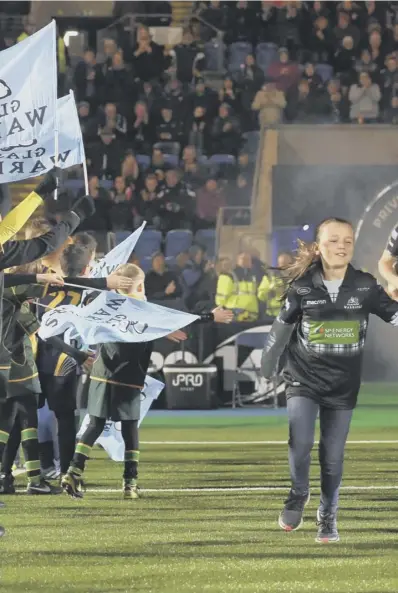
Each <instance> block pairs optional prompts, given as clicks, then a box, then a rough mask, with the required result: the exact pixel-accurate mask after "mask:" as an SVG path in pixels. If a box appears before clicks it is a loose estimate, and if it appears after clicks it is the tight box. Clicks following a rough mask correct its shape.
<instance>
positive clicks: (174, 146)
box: [153, 142, 181, 156]
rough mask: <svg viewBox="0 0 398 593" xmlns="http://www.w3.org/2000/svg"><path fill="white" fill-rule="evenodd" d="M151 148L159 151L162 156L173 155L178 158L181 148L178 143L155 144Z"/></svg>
mask: <svg viewBox="0 0 398 593" xmlns="http://www.w3.org/2000/svg"><path fill="white" fill-rule="evenodd" d="M153 148H157V149H158V150H161V151H162V152H163V154H164V155H166V154H173V155H175V156H179V154H180V152H181V146H180V143H179V142H156V144H154V145H153Z"/></svg>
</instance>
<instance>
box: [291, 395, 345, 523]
mask: <svg viewBox="0 0 398 593" xmlns="http://www.w3.org/2000/svg"><path fill="white" fill-rule="evenodd" d="M318 411H319V420H320V429H321V430H320V432H321V434H320V441H319V463H320V466H321V502H320V507H319V508H320V510H321V511H322V512H335V511H336V510H337V505H338V500H339V488H340V483H341V479H342V476H343V463H344V449H345V444H346V440H347V436H348V431H349V429H350V422H351V418H352V413H353V410H331V409H330V408H325V407H323V406H319V404H317V403H316V402H315V401H314V400H311V399H309V398H307V397H303V396H293V397H291V398H289V399H288V401H287V412H288V418H289V465H290V475H291V480H292V490H293V491H294V492H295V493H296V494H299V495H305V494H307V493H308V491H309V477H310V464H311V450H312V447H313V445H314V437H315V423H316V419H317V416H318Z"/></svg>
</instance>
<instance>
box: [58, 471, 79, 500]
mask: <svg viewBox="0 0 398 593" xmlns="http://www.w3.org/2000/svg"><path fill="white" fill-rule="evenodd" d="M61 486H62V489H63V490H65V492H66V494H68V495H69V496H71V497H72V498H83V488H84V483H83V480H82V479H81V478H79V477H78V476H76V475H75V474H73V473H72V472H68V473H66V474H65V475H64V477H63V478H62V480H61Z"/></svg>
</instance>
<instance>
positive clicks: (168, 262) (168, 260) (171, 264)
mask: <svg viewBox="0 0 398 593" xmlns="http://www.w3.org/2000/svg"><path fill="white" fill-rule="evenodd" d="M166 266H167V267H168V268H169V270H174V268H175V266H176V258H175V257H174V255H169V256H168V257H166Z"/></svg>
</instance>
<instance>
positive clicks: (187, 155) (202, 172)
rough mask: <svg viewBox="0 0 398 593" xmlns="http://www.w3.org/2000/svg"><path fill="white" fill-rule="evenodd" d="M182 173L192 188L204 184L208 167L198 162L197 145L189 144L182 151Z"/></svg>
mask: <svg viewBox="0 0 398 593" xmlns="http://www.w3.org/2000/svg"><path fill="white" fill-rule="evenodd" d="M182 173H183V176H184V181H185V183H186V184H187V185H188V186H189V187H190V188H191V189H193V190H195V189H197V188H198V187H200V186H201V185H202V184H203V181H204V179H205V177H206V169H205V168H204V167H203V166H202V165H200V163H198V159H197V152H196V148H195V146H191V145H188V146H186V147H185V148H184V150H183V152H182Z"/></svg>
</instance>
